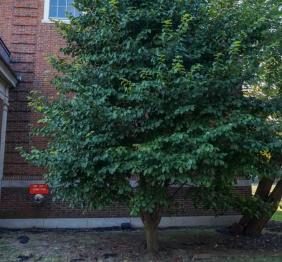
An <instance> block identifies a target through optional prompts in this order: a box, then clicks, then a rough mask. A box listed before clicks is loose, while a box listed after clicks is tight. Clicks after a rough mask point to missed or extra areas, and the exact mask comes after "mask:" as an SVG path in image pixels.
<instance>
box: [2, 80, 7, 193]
mask: <svg viewBox="0 0 282 262" xmlns="http://www.w3.org/2000/svg"><path fill="white" fill-rule="evenodd" d="M0 86H1V83H0ZM4 92H5V94H4V99H3V109H2V110H3V112H2V123H1V134H0V137H1V139H0V199H1V192H2V180H3V171H4V158H5V142H6V128H7V115H8V97H9V88H8V87H6V88H5V90H4ZM0 113H1V112H0Z"/></svg>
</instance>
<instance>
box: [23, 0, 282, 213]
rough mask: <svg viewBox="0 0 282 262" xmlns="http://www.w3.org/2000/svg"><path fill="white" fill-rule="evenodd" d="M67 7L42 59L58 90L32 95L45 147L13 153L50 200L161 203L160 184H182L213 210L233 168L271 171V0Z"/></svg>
mask: <svg viewBox="0 0 282 262" xmlns="http://www.w3.org/2000/svg"><path fill="white" fill-rule="evenodd" d="M75 5H76V7H77V8H78V9H79V10H80V11H82V13H83V15H81V16H79V17H77V18H74V17H70V21H71V22H70V24H63V23H57V25H58V28H59V31H60V33H61V35H62V36H63V37H64V39H65V40H66V47H65V48H63V49H62V52H63V53H64V55H65V58H56V59H52V64H53V66H54V67H55V69H56V70H57V71H58V72H60V75H59V76H57V77H56V78H55V79H54V81H53V83H54V86H55V88H56V90H57V92H58V96H57V97H56V99H49V100H48V99H44V98H42V97H38V96H37V97H34V98H33V99H32V100H31V105H32V106H33V107H34V108H35V110H37V111H38V112H40V113H42V118H41V119H40V121H39V122H40V123H41V124H42V125H41V126H40V127H39V128H36V129H35V130H34V135H41V136H46V137H48V139H49V143H48V146H47V147H46V148H45V149H36V148H33V149H32V150H31V152H30V153H23V154H24V155H25V157H26V158H27V159H28V160H30V161H32V162H33V163H34V164H36V165H38V166H42V167H44V168H45V169H46V178H47V180H48V182H49V183H50V184H51V186H52V188H53V190H54V192H55V195H56V196H57V197H58V198H61V199H64V200H68V201H69V202H70V203H72V204H74V205H79V206H82V207H84V208H99V207H103V206H105V205H108V204H110V203H113V202H115V201H123V203H126V204H127V206H129V207H130V210H131V212H132V213H135V214H138V213H140V211H142V210H145V211H147V212H153V210H155V209H156V208H158V207H166V206H168V204H169V203H170V201H171V196H170V195H169V193H168V190H167V188H168V187H169V186H170V185H172V184H174V185H183V184H186V183H187V184H191V183H192V184H194V185H196V186H199V187H198V188H199V189H200V188H202V187H205V190H207V189H210V190H211V191H210V194H207V193H204V192H207V191H201V190H200V192H198V196H200V197H206V198H207V199H210V200H211V199H212V200H213V201H210V202H209V204H210V205H211V207H213V208H217V207H218V206H217V205H220V207H224V205H225V200H224V198H222V199H216V194H215V192H221V191H222V192H227V191H226V190H229V189H230V188H232V185H233V183H234V181H235V180H236V178H237V177H240V176H241V177H242V176H244V177H254V176H275V175H279V169H280V165H279V164H278V162H277V161H276V160H275V159H276V158H275V157H276V156H278V155H279V154H281V125H280V113H281V109H280V108H281V107H279V106H278V104H279V103H280V93H281V92H280V91H281V87H282V86H281V84H282V83H281V79H280V78H279V76H280V75H281V39H282V38H281V11H280V10H281V9H280V10H279V5H280V4H279V1H277V0H268V1H265V0H264V1H263V0H247V1H245V0H240V1H235V0H189V1H188V0H175V1H171V0H154V1H151V0H140V1H139V0H134V1H133V0H123V1H118V0H77V1H75ZM69 57H70V58H69ZM275 77H276V78H275ZM278 78H279V79H280V80H278ZM274 79H276V80H275V81H273V80H274ZM254 87H258V88H260V89H261V90H268V91H269V92H272V91H273V92H272V93H274V95H272V96H270V98H269V99H261V97H260V96H257V95H253V93H252V91H253V90H254ZM273 101H275V103H274V102H273ZM269 116H272V117H271V118H270V117H269ZM132 177H135V178H136V179H137V185H136V186H135V187H133V186H132V185H131V184H130V179H131V178H132ZM214 200H218V201H214ZM218 202H219V203H220V204H218ZM226 203H227V202H226Z"/></svg>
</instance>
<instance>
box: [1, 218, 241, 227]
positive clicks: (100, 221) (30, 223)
mask: <svg viewBox="0 0 282 262" xmlns="http://www.w3.org/2000/svg"><path fill="white" fill-rule="evenodd" d="M240 218H241V216H240V215H228V216H217V217H215V216H191V217H163V218H162V220H161V223H160V226H159V227H160V228H166V227H195V226H226V225H231V224H232V223H234V222H237V221H238V220H239V219H240ZM122 223H130V224H131V225H132V227H133V228H142V227H143V223H142V221H141V219H140V218H137V217H121V218H36V219H0V228H10V229H16V228H17V229H19V228H50V229H51V228H70V229H76V228H77V229H79V228H109V227H120V225H121V224H122Z"/></svg>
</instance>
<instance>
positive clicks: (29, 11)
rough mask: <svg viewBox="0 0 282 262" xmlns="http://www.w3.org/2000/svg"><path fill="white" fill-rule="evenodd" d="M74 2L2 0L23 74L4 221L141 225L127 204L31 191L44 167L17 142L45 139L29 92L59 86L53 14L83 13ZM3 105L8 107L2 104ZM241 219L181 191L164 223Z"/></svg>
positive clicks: (1, 31) (0, 209) (15, 98)
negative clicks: (199, 205) (34, 127)
mask: <svg viewBox="0 0 282 262" xmlns="http://www.w3.org/2000/svg"><path fill="white" fill-rule="evenodd" d="M71 2H72V0H1V1H0V37H1V39H2V40H3V41H4V43H5V45H6V46H7V47H8V49H9V50H10V53H11V54H10V53H8V52H7V54H9V55H8V58H7V59H8V60H6V63H7V65H8V67H9V68H10V69H12V71H13V72H14V74H15V75H16V76H17V79H18V80H19V82H18V84H17V86H16V87H15V88H10V97H9V112H8V121H7V135H6V146H5V161H4V176H3V178H2V179H1V187H2V190H1V191H2V192H1V201H0V227H24V226H26V227H31V226H37V227H100V226H118V225H120V223H121V222H131V223H132V224H133V225H135V226H140V225H141V222H140V220H138V219H137V218H130V217H129V213H128V211H127V209H126V208H124V207H123V206H121V205H115V206H114V207H109V208H106V209H105V210H98V211H94V212H86V213H85V212H82V211H81V210H77V209H71V208H69V207H68V206H67V205H64V204H61V203H54V202H52V201H51V200H50V198H51V197H50V196H47V199H46V200H45V201H44V202H43V203H42V204H40V205H38V204H36V203H35V202H34V201H33V196H32V195H30V194H29V192H28V187H29V186H30V185H31V184H37V183H44V181H43V180H42V176H41V174H42V170H40V169H38V168H35V167H32V166H30V165H29V164H28V163H26V162H25V160H24V159H23V158H21V157H20V155H19V154H18V152H17V150H16V147H18V146H24V147H27V148H28V147H30V146H31V145H32V144H36V145H40V144H43V143H44V141H43V140H42V139H40V138H37V139H34V138H31V137H30V136H29V131H30V125H31V124H32V123H33V122H34V120H35V119H36V115H35V114H34V113H33V112H31V111H30V109H29V108H28V106H27V97H28V95H29V92H30V91H31V90H38V91H40V92H42V93H43V94H45V95H46V96H52V95H54V89H53V88H52V86H51V85H50V80H51V79H52V77H53V74H54V72H53V71H52V68H51V66H50V65H49V64H48V62H47V58H48V56H49V55H51V54H58V52H59V48H60V47H61V46H63V41H62V39H60V37H59V36H58V34H57V33H56V31H55V29H54V24H53V23H52V21H51V20H50V18H52V19H64V20H66V18H65V11H66V10H68V11H69V12H72V13H73V14H74V15H77V11H76V10H75V9H74V8H73V7H71V5H70V4H71ZM0 56H1V53H0ZM0 109H1V112H2V111H3V110H2V107H1V108H0ZM1 112H0V115H1V114H2V113H1ZM0 169H1V156H0ZM236 190H240V191H241V192H242V193H243V194H249V193H250V186H249V183H248V181H239V183H238V185H237V187H236ZM236 219H238V214H236V213H234V212H230V213H229V214H225V215H224V216H219V217H217V218H215V217H214V216H213V214H212V213H211V212H209V211H205V210H203V209H194V208H193V206H192V204H191V202H189V201H184V200H183V195H182V194H181V193H180V194H179V196H178V199H177V205H176V206H175V208H174V209H173V210H169V211H168V212H167V213H166V214H165V218H164V219H163V220H162V222H161V225H163V226H167V225H170V226H175V225H199V224H202V225H208V224H214V223H220V224H224V223H231V222H232V221H234V220H236Z"/></svg>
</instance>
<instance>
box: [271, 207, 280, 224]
mask: <svg viewBox="0 0 282 262" xmlns="http://www.w3.org/2000/svg"><path fill="white" fill-rule="evenodd" d="M272 220H274V221H280V222H282V210H281V209H279V210H277V212H276V213H275V214H274V216H273V217H272Z"/></svg>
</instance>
